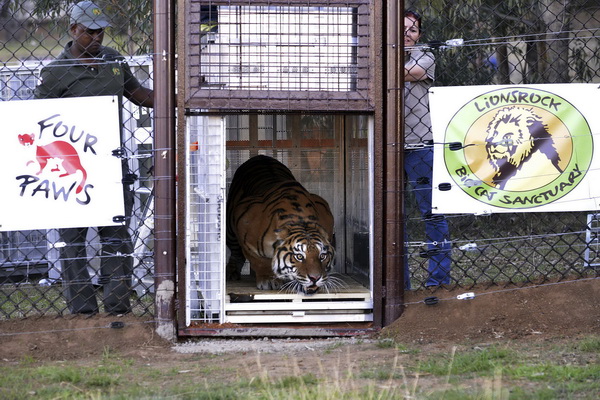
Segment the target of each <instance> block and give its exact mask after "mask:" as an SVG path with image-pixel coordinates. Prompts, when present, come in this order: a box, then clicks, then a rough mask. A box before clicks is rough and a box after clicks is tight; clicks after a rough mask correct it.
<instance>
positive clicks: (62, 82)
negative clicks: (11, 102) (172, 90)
mask: <svg viewBox="0 0 600 400" xmlns="http://www.w3.org/2000/svg"><path fill="white" fill-rule="evenodd" d="M71 45H72V42H69V43H68V44H67V45H66V46H65V48H64V50H63V51H62V52H61V53H60V55H59V56H58V57H57V59H56V60H54V61H52V62H51V63H50V64H48V65H47V66H45V67H44V68H42V72H41V74H40V78H41V83H40V84H39V85H38V86H37V87H36V88H35V92H34V94H35V98H37V99H46V98H58V97H85V96H108V95H118V96H119V98H120V100H121V101H122V96H123V95H124V93H125V89H127V90H128V91H129V92H132V91H134V90H135V89H137V88H139V87H141V84H140V83H139V81H138V80H137V79H136V78H135V76H134V75H133V74H132V72H131V70H130V69H129V66H128V65H127V63H126V62H125V59H124V57H123V56H121V54H119V52H118V51H116V50H114V49H112V48H110V47H104V46H103V47H102V48H101V50H100V53H99V54H98V56H97V58H99V59H102V61H100V62H97V63H94V64H84V63H80V62H79V61H78V60H77V59H75V58H73V55H72V54H71Z"/></svg>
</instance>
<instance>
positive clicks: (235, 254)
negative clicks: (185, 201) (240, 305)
mask: <svg viewBox="0 0 600 400" xmlns="http://www.w3.org/2000/svg"><path fill="white" fill-rule="evenodd" d="M226 212H227V219H226V222H227V235H226V240H227V247H228V248H229V251H230V253H231V254H230V257H229V260H228V261H227V266H226V274H227V279H228V280H239V279H240V278H241V270H242V267H243V265H244V263H245V262H246V260H248V261H249V262H250V269H251V270H252V271H253V272H254V274H255V277H256V287H257V288H258V289H260V290H279V289H281V290H287V291H289V292H296V293H300V294H314V293H316V292H317V291H318V290H319V289H320V288H323V290H327V291H329V290H330V289H331V288H333V287H335V286H336V285H338V284H339V279H337V278H334V277H332V276H331V275H330V272H331V269H332V266H333V261H334V258H335V248H334V245H333V244H332V243H333V241H334V218H333V215H332V213H331V210H330V208H329V204H328V203H327V201H326V200H325V199H323V198H322V197H321V196H319V195H317V194H314V193H309V192H308V191H307V190H306V189H305V188H304V187H303V186H302V185H301V184H300V182H298V181H297V180H296V178H295V177H294V175H293V174H292V172H291V171H290V170H289V168H288V167H287V166H285V165H284V164H282V163H281V162H279V161H278V160H276V159H274V158H272V157H268V156H264V155H259V156H255V157H252V158H250V159H249V160H247V161H246V162H244V163H243V164H242V165H241V166H240V167H239V168H238V169H237V170H236V172H235V174H234V176H233V180H232V182H231V186H230V189H229V193H228V196H227V204H226Z"/></svg>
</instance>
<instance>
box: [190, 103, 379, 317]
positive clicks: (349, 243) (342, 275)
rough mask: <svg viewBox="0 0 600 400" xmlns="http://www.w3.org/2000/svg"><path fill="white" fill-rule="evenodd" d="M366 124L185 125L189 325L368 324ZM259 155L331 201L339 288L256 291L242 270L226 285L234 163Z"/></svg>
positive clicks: (298, 118) (349, 118) (339, 118)
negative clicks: (307, 291) (227, 204)
mask: <svg viewBox="0 0 600 400" xmlns="http://www.w3.org/2000/svg"><path fill="white" fill-rule="evenodd" d="M372 125H373V121H372V117H369V116H367V115H341V114H339V115H338V114H230V115H203V114H202V113H198V114H196V115H190V116H189V117H188V118H187V130H188V135H186V137H187V143H186V146H187V150H186V153H187V157H186V166H187V171H186V172H187V196H188V198H187V209H186V221H187V222H186V226H187V228H186V232H187V237H186V253H187V254H186V259H187V263H186V271H185V276H186V291H187V293H186V327H192V328H193V327H201V326H203V325H206V324H239V325H242V326H243V325H248V324H250V325H252V324H259V325H260V324H262V326H272V325H273V324H276V325H277V324H313V323H326V324H335V323H367V324H368V323H370V322H371V321H373V295H372V293H373V291H372V277H373V274H372V262H371V259H372V255H371V249H372V245H371V241H372V240H373V238H372V237H371V234H370V232H372V229H371V227H372V215H373V210H372V204H373V201H372V197H373V193H372V184H371V182H372V179H373V178H372V175H373V173H372V170H373V168H372V163H371V158H370V157H369V154H370V149H371V147H372V143H371V142H372V140H371V138H372V136H373V135H372ZM258 154H264V155H268V156H271V157H274V158H276V159H278V160H279V161H281V162H282V163H284V164H285V165H286V166H288V168H290V170H291V171H292V172H293V173H294V175H295V177H296V179H297V180H298V181H300V182H301V183H302V184H303V185H304V186H305V188H306V189H307V190H308V191H310V192H313V193H316V194H318V195H320V196H321V197H323V198H324V199H326V200H327V201H328V203H329V205H330V207H331V209H332V212H333V214H334V218H335V231H336V260H335V264H334V268H333V269H334V274H335V276H336V277H338V278H339V279H341V280H342V281H343V282H344V285H343V287H341V288H339V289H338V290H335V291H330V292H329V293H324V292H318V293H316V294H314V295H302V294H296V293H288V292H285V291H275V290H258V289H256V286H255V282H254V280H253V278H252V277H251V276H250V270H249V267H248V265H246V266H245V267H244V269H243V271H242V279H241V280H239V281H226V280H225V264H226V262H227V258H228V250H227V248H226V246H225V220H226V215H225V201H226V196H227V190H228V187H229V184H230V182H231V179H232V178H233V174H234V173H235V171H236V169H237V168H238V166H239V165H241V164H242V163H243V162H245V161H246V160H248V159H249V158H250V157H252V156H255V155H258ZM211 326H212V325H211Z"/></svg>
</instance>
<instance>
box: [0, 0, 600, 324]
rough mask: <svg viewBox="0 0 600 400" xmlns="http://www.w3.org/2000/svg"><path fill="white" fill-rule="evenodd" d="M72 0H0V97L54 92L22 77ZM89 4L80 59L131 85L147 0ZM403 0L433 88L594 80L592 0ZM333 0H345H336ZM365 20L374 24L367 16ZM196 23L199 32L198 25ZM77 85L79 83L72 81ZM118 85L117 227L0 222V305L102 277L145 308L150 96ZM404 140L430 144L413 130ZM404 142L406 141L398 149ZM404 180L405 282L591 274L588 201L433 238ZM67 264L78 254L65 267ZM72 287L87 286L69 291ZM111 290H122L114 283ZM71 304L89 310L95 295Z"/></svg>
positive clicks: (451, 283)
mask: <svg viewBox="0 0 600 400" xmlns="http://www.w3.org/2000/svg"><path fill="white" fill-rule="evenodd" d="M267 3H268V2H267ZM280 3H281V2H279V3H278V4H280ZM341 3H342V2H335V4H341ZM294 4H295V5H297V3H294ZM72 5H73V3H71V2H64V1H45V0H35V1H20V0H12V1H11V0H8V1H0V43H1V45H0V60H1V63H0V93H1V100H2V101H3V102H10V101H17V100H29V99H33V98H35V97H36V96H37V97H45V96H52V97H61V96H69V94H64V93H59V94H55V93H54V92H53V89H54V88H49V90H48V91H47V92H44V93H45V94H44V95H40V94H39V91H36V87H37V86H38V85H39V84H40V83H41V82H42V80H41V78H40V76H41V74H42V70H43V69H44V68H45V67H46V68H48V66H49V64H50V63H51V62H53V61H54V60H56V59H57V58H58V57H60V54H61V52H63V50H64V49H65V46H67V44H68V43H69V42H70V41H72V40H73V39H74V38H73V35H74V34H75V33H76V31H73V30H72V29H71V23H70V19H69V10H70V8H71V6H72ZM97 5H98V6H100V8H101V9H102V12H104V13H105V15H106V16H108V17H109V20H110V23H111V26H110V27H107V28H106V29H105V30H104V32H103V34H104V37H103V39H104V41H103V43H104V45H105V46H109V47H111V48H114V49H115V50H116V52H117V54H118V55H115V56H114V57H108V58H107V57H104V58H103V57H98V58H99V59H98V60H93V61H90V60H87V61H86V62H84V63H83V64H85V65H86V67H90V68H94V67H95V68H100V67H104V66H107V65H110V67H111V70H112V67H113V66H114V67H116V68H118V69H119V71H123V73H124V74H128V73H127V72H126V70H125V69H129V70H130V71H131V73H132V75H133V76H134V77H135V78H136V80H137V81H138V82H139V83H140V84H141V86H142V87H146V88H151V87H152V57H151V55H150V52H151V49H152V45H151V38H152V31H151V30H152V26H151V23H152V14H151V13H152V10H151V7H152V3H151V2H148V1H132V2H128V3H126V4H125V3H122V2H116V1H114V0H104V1H103V0H97ZM219 5H222V2H220V3H219ZM209 6H211V7H212V6H213V5H212V4H211V2H207V5H206V7H209ZM405 6H406V9H410V10H415V11H416V12H417V13H418V14H419V16H421V18H422V19H421V23H422V26H421V29H422V32H420V33H421V34H422V35H421V36H420V37H419V40H418V42H419V46H421V48H424V49H425V51H426V52H427V53H428V54H431V55H432V56H433V57H434V59H435V79H433V80H432V85H433V87H434V88H435V87H443V86H472V85H491V84H496V85H504V84H510V85H522V84H541V83H591V82H596V81H597V80H598V75H599V71H598V68H599V65H600V63H599V60H598V56H597V54H598V52H597V49H598V45H599V42H598V37H597V31H598V28H600V5H598V4H597V2H592V1H584V0H577V1H575V0H571V1H564V0H563V1H552V0H537V1H535V0H522V1H521V0H516V1H509V2H496V1H487V0H484V1H477V2H475V1H466V2H458V3H457V2H446V1H440V0H434V1H428V2H425V1H407V2H405ZM347 7H353V4H352V3H351V2H348V4H347ZM400 23H402V22H400ZM374 24H375V26H378V25H377V24H378V22H375V23H374ZM202 29H204V28H202ZM207 29H208V32H210V31H211V29H212V28H211V27H208V28H207ZM93 30H94V29H92V31H93ZM83 33H84V34H88V35H92V36H93V35H94V34H96V35H97V34H98V32H83ZM423 45H424V46H423ZM111 54H112V53H111ZM121 57H122V58H121ZM79 61H81V60H79V59H76V60H74V62H73V64H77V63H79ZM84 61H85V60H84ZM90 64H93V65H90ZM63 67H65V65H63ZM64 73H65V72H64V71H63V72H60V74H64ZM60 74H54V75H53V76H52V77H53V78H54V80H55V81H56V84H60V83H64V80H65V79H67V76H66V75H60ZM44 80H46V79H44ZM50 81H51V79H50ZM199 85H200V84H199ZM103 88H104V87H101V88H100V89H103ZM96 89H97V88H95V89H94V90H96ZM104 89H106V88H104ZM80 90H84V91H85V87H84V88H81V89H80ZM90 90H91V89H90ZM132 90H133V89H131V88H130V89H127V90H126V91H129V93H125V94H126V95H125V96H124V97H123V103H122V107H121V118H122V131H121V135H122V137H121V139H122V145H123V148H124V149H125V151H124V153H123V154H124V156H123V158H122V159H123V161H124V162H123V170H124V172H125V174H124V177H125V178H127V181H126V182H125V189H126V191H127V193H131V194H132V200H131V202H130V204H131V206H132V212H131V214H130V215H129V216H127V218H126V220H125V223H124V227H126V230H127V232H126V234H119V236H118V239H116V242H115V240H112V241H111V240H107V239H106V238H105V237H108V238H113V239H114V237H115V236H114V235H107V236H104V235H103V234H102V232H100V231H99V229H97V228H90V229H88V230H87V231H86V232H77V233H76V234H73V232H71V233H72V234H73V236H74V237H71V238H67V236H68V235H65V232H63V230H62V229H58V228H56V229H38V230H26V231H13V230H11V231H0V316H1V318H16V317H28V316H34V315H52V314H69V313H71V312H73V311H77V310H75V309H73V304H74V302H73V300H72V299H73V298H74V297H78V296H79V297H81V302H80V303H81V304H96V305H97V306H98V308H97V310H98V311H99V312H105V311H106V312H108V311H110V310H107V309H105V308H103V307H102V305H103V304H102V303H104V300H105V299H106V297H107V295H106V294H105V293H103V290H102V289H103V288H104V287H105V286H107V282H109V283H110V282H111V281H114V282H113V283H114V285H116V286H120V285H124V286H123V287H124V288H125V290H124V291H123V293H126V295H124V296H127V297H128V298H129V301H130V307H128V308H129V309H131V310H132V311H133V312H134V313H135V314H136V315H145V314H152V313H153V311H154V309H153V292H154V288H153V249H152V234H153V232H152V231H153V218H152V217H153V192H152V188H153V175H152V165H153V148H152V138H153V130H152V118H151V109H150V108H148V107H144V106H139V104H143V103H144V99H139V98H137V99H134V102H131V101H130V100H129V97H131V96H129V95H131V91H132ZM49 93H52V94H49ZM91 94H92V93H88V95H91ZM418 100H419V101H421V99H418ZM323 104H325V103H323ZM320 111H323V112H327V109H323V110H320ZM98 117H99V118H101V117H102V116H98ZM423 139H424V140H429V139H426V138H423ZM412 144H414V145H417V147H418V146H420V145H424V146H431V144H430V143H429V142H422V143H421V141H418V140H417V141H414V143H412ZM432 148H433V149H434V150H438V149H439V148H440V146H439V145H437V144H434V145H433V147H432ZM416 150H417V151H418V150H421V149H418V148H417V149H416ZM411 151H414V149H410V150H407V153H408V152H411ZM422 165H424V164H422ZM409 180H410V178H409ZM413 183H415V185H408V186H407V188H406V192H405V193H404V195H405V198H406V216H407V225H406V232H407V234H408V236H407V238H406V242H407V246H406V248H407V250H408V251H407V253H408V254H407V256H408V267H409V271H408V272H409V274H410V283H411V287H412V288H413V289H419V288H423V287H425V286H428V285H432V286H433V287H440V286H439V285H438V284H440V283H441V284H443V287H446V288H471V287H474V286H475V285H484V286H491V285H526V284H528V283H531V282H535V283H543V282H547V281H556V280H564V279H571V278H586V277H598V275H599V270H598V265H600V261H599V260H598V255H597V253H598V246H599V243H598V231H599V230H600V224H599V223H598V220H599V219H600V214H597V213H596V211H594V210H591V211H578V212H553V213H542V212H527V213H521V212H514V213H501V214H474V213H462V214H459V213H455V214H447V215H446V216H445V221H446V225H447V227H448V229H447V232H442V233H437V235H438V236H440V235H441V236H440V237H441V239H440V240H437V239H436V240H433V239H432V238H431V234H430V233H429V232H427V231H426V227H425V224H424V223H423V220H424V219H426V220H432V221H431V222H434V223H438V222H440V217H439V216H436V215H432V214H428V213H427V212H421V211H419V209H418V207H417V203H418V202H417V199H418V197H419V196H420V194H419V193H418V191H417V190H415V186H417V184H419V185H420V184H427V182H425V181H422V180H421V181H419V182H417V180H415V181H414V182H413ZM430 186H431V185H430ZM434 225H435V224H434ZM107 242H108V243H107ZM434 242H435V243H434ZM440 243H443V246H440ZM110 246H113V250H111V249H110V248H109V247H110ZM82 248H83V249H84V250H85V251H84V253H83V254H82V253H81V249H82ZM103 248H104V250H103ZM115 248H116V249H115ZM69 250H72V252H69ZM76 250H77V251H76ZM435 257H438V259H439V258H441V259H442V260H446V261H443V262H445V263H448V265H447V266H446V267H443V268H442V270H441V272H442V274H441V275H438V278H436V279H435V280H433V281H432V280H431V277H432V275H433V274H432V273H433V272H435V270H436V268H437V269H439V267H438V266H437V264H439V262H434V263H433V265H432V264H431V263H430V260H431V259H434V258H435ZM103 261H105V262H107V263H109V264H110V263H113V264H116V265H118V266H119V267H120V269H119V271H120V272H114V271H112V272H108V270H107V269H103V265H105V264H104V263H103ZM73 264H77V265H79V266H81V265H83V266H84V267H83V268H81V267H80V270H79V272H78V274H75V275H76V276H74V277H70V278H68V279H66V278H65V277H66V276H67V275H68V269H69V268H71V266H72V265H73ZM107 268H108V267H107ZM108 269H110V268H108ZM116 269H117V268H115V270H116ZM86 273H87V274H86ZM87 275H89V278H88V276H87ZM80 287H87V289H84V290H83V291H80V290H79V289H78V288H80ZM90 288H91V289H92V290H91V291H90V290H89V289H90ZM69 292H71V294H69ZM85 293H87V294H85ZM92 298H93V299H94V300H91V299H92ZM68 299H71V300H68ZM118 300H119V301H123V300H124V299H123V297H122V296H119V298H118ZM89 301H91V303H89ZM78 304H79V303H78ZM79 311H81V312H88V311H91V312H95V311H96V308H94V307H92V308H91V309H85V308H81V309H79ZM113 311H114V312H124V311H128V310H126V309H116V310H113Z"/></svg>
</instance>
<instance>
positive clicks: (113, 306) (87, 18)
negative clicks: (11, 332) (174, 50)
mask: <svg viewBox="0 0 600 400" xmlns="http://www.w3.org/2000/svg"><path fill="white" fill-rule="evenodd" d="M70 18H71V25H70V28H69V31H70V33H71V36H72V38H73V40H72V41H70V42H69V43H67V45H66V46H65V48H64V50H63V51H62V52H61V54H60V55H59V56H58V58H57V59H56V60H54V61H53V62H51V63H50V64H48V65H47V66H46V67H44V68H43V69H42V71H41V74H40V78H41V83H40V84H39V85H38V86H37V87H36V89H35V97H36V98H38V99H46V98H61V97H83V96H103V95H116V96H119V99H120V100H122V96H125V97H126V98H127V99H129V100H130V101H131V102H133V103H134V104H137V105H140V106H145V107H153V106H154V93H153V91H152V90H151V89H148V88H145V87H143V86H142V85H141V84H140V83H139V81H138V80H137V79H136V78H135V76H134V75H133V74H132V72H131V70H130V69H129V66H128V65H127V63H126V62H124V58H123V56H121V54H119V52H118V51H116V50H114V49H111V48H110V47H105V46H102V41H103V39H104V28H106V27H108V26H110V22H109V21H108V19H107V17H106V15H105V14H104V12H103V10H101V9H100V8H99V7H98V6H97V5H96V4H94V3H93V2H91V1H82V2H79V3H77V4H75V5H74V6H73V8H72V9H71V12H70ZM91 113H92V112H90V114H91ZM96 117H97V116H96ZM123 169H124V171H123V173H124V176H126V175H125V174H126V173H127V172H128V167H127V162H126V160H124V162H123ZM131 183H132V182H125V181H124V183H123V189H124V196H125V212H126V215H131V210H132V208H133V193H132V191H131V189H130V188H129V185H130V184H131ZM87 230H88V228H87V227H82V228H66V229H60V235H61V240H62V241H63V242H65V243H66V246H64V247H63V248H61V249H60V250H61V251H60V256H61V266H62V279H63V286H64V293H65V297H66V300H67V305H68V307H69V311H70V312H71V313H74V314H87V315H93V314H96V313H98V303H97V300H96V291H95V288H94V286H93V285H92V283H91V280H90V275H89V272H88V270H87V264H88V263H87V255H86V246H85V243H86V236H87ZM98 235H99V237H100V242H101V244H102V257H101V260H100V277H99V280H98V283H100V284H102V285H103V291H104V294H103V303H104V309H105V311H106V312H107V313H109V314H113V315H116V314H125V313H128V312H130V311H131V305H130V300H129V297H130V293H131V274H132V271H133V259H132V258H131V256H130V255H131V253H132V252H133V244H132V242H131V236H130V234H129V232H128V230H127V226H104V227H99V228H98Z"/></svg>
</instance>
